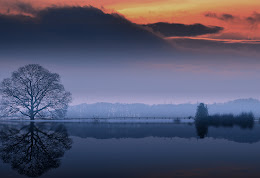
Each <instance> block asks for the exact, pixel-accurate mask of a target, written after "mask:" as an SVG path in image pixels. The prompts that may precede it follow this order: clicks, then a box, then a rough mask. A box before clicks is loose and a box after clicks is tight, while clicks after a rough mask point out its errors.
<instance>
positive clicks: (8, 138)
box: [0, 122, 72, 177]
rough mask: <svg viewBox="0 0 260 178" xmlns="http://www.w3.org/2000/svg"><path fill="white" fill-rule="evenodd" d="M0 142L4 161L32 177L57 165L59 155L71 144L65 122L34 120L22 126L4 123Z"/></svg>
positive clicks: (0, 152)
mask: <svg viewBox="0 0 260 178" xmlns="http://www.w3.org/2000/svg"><path fill="white" fill-rule="evenodd" d="M0 141H1V148H0V156H1V158H2V160H3V161H4V162H5V163H10V164H11V165H12V168H13V169H15V170H17V171H18V172H19V173H20V174H22V175H26V176H29V177H38V176H40V175H42V174H43V173H45V172H47V171H48V170H50V169H52V168H58V167H59V166H60V164H61V161H60V158H61V157H62V156H63V155H64V153H65V151H67V150H69V149H70V148H71V145H72V140H71V139H70V138H69V137H68V133H67V130H66V128H65V127H64V126H63V125H48V124H47V125H46V124H43V123H39V124H36V123H34V122H31V123H30V124H29V125H26V126H20V128H17V127H8V126H5V127H4V128H2V129H1V131H0Z"/></svg>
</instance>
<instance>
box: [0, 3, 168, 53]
mask: <svg viewBox="0 0 260 178" xmlns="http://www.w3.org/2000/svg"><path fill="white" fill-rule="evenodd" d="M20 9H21V7H20ZM22 9H25V10H26V12H34V13H33V16H25V15H4V14H2V15H0V26H1V28H0V38H1V42H0V45H1V46H10V47H14V48H26V47H33V48H36V47H38V48H41V47H44V48H45V47H47V48H50V49H51V48H56V50H57V49H66V48H70V49H78V50H79V49H92V50H95V49H98V50H100V49H102V50H104V51H106V50H107V51H111V50H112V49H114V50H115V52H120V50H128V51H129V52H133V51H135V52H137V51H141V50H143V51H146V52H147V50H151V49H154V48H156V49H157V51H160V50H161V52H166V51H167V50H170V49H172V46H171V45H170V44H169V43H168V42H166V41H165V40H163V39H162V38H160V37H159V36H157V35H155V34H153V33H152V32H148V31H147V30H146V29H144V28H143V27H141V26H139V25H136V24H133V23H131V22H130V21H128V20H126V19H125V18H124V17H122V16H120V15H118V14H105V13H104V12H103V11H101V10H99V9H97V8H94V7H63V8H56V7H54V8H47V9H44V10H41V11H33V10H32V8H31V7H27V6H26V7H24V5H23V6H22Z"/></svg>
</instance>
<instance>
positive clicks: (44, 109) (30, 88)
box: [0, 64, 71, 120]
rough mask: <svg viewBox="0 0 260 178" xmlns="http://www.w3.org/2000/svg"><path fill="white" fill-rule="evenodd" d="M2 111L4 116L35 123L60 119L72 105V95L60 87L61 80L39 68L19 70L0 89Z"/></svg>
mask: <svg viewBox="0 0 260 178" xmlns="http://www.w3.org/2000/svg"><path fill="white" fill-rule="evenodd" d="M0 94H1V95H2V101H1V106H2V107H1V111H2V112H3V113H4V116H12V115H14V114H17V113H19V114H21V115H23V116H28V117H30V119H31V120H34V118H35V117H40V118H46V117H51V118H63V117H64V116H65V113H66V111H67V108H68V104H69V102H70V101H71V94H70V93H69V92H67V91H65V89H64V86H63V85H62V84H60V76H59V75H58V74H56V73H51V72H50V71H48V70H47V69H45V68H43V67H42V66H40V65H38V64H29V65H26V66H24V67H20V68H19V69H18V70H17V71H15V72H13V73H12V76H11V78H7V79H4V80H3V82H2V83H1V86H0Z"/></svg>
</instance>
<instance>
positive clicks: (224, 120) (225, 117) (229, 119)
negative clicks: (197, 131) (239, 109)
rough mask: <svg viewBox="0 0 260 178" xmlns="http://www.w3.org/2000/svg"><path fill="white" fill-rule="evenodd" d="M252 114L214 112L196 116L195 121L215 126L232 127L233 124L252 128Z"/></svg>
mask: <svg viewBox="0 0 260 178" xmlns="http://www.w3.org/2000/svg"><path fill="white" fill-rule="evenodd" d="M254 120H255V118H254V115H253V114H252V113H241V114H239V115H237V116H234V115H233V114H222V115H220V114H215V115H212V116H207V117H201V118H200V117H196V123H198V122H200V123H201V124H207V125H208V126H215V127H221V126H222V127H233V126H235V125H237V126H240V127H241V128H253V126H254Z"/></svg>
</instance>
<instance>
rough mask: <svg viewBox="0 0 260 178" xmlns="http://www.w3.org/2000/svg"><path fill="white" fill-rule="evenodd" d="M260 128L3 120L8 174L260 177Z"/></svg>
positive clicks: (3, 171) (1, 145) (2, 166)
mask: <svg viewBox="0 0 260 178" xmlns="http://www.w3.org/2000/svg"><path fill="white" fill-rule="evenodd" d="M259 152H260V125H259V124H255V125H254V127H253V128H252V129H250V128H247V129H242V128H240V127H218V128H215V127H209V128H207V129H206V131H205V130H198V128H196V126H195V125H194V124H174V123H172V124H169V123H168V124H106V123H92V124H90V123H47V122H46V123H30V122H2V123H0V156H1V162H0V176H1V177H43V178H44V177H51V178H52V177H53V178H54V177H55V178H56V177H77V178H80V177H82V178H83V177H84V178H86V177H90V178H94V177H113V178H114V177H160V178H161V177H260V169H259V165H260V154H259Z"/></svg>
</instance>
